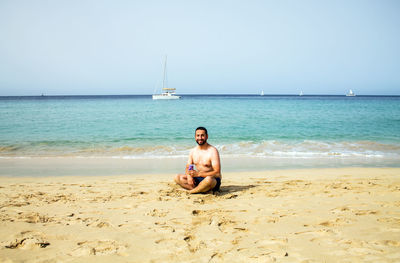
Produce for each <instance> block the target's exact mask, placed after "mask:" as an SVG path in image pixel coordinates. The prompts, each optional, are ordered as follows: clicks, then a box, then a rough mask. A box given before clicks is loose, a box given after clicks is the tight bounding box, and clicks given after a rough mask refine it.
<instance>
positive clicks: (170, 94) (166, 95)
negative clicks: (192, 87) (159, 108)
mask: <svg viewBox="0 0 400 263" xmlns="http://www.w3.org/2000/svg"><path fill="white" fill-rule="evenodd" d="M175 90H176V89H175V88H168V87H167V56H165V61H164V77H163V85H162V92H161V94H153V100H178V99H180V98H181V96H178V95H175Z"/></svg>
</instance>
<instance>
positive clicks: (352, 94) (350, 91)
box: [346, 90, 356, 97]
mask: <svg viewBox="0 0 400 263" xmlns="http://www.w3.org/2000/svg"><path fill="white" fill-rule="evenodd" d="M346 96H347V97H354V96H356V94H354V92H353V91H352V90H349V93H347V94H346Z"/></svg>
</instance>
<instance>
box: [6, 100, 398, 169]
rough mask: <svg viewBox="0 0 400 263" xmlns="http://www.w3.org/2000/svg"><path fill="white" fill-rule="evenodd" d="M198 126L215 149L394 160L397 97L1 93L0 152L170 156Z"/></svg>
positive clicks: (183, 150)
mask: <svg viewBox="0 0 400 263" xmlns="http://www.w3.org/2000/svg"><path fill="white" fill-rule="evenodd" d="M198 126H205V127H206V128H207V129H208V131H209V142H210V143H211V144H213V145H215V146H216V147H217V148H218V149H219V150H220V153H221V155H222V156H228V157H229V156H232V157H238V156H239V157H240V156H245V157H250V158H292V159H293V158H295V159H296V158H321V157H324V158H370V159H371V160H372V159H373V160H375V161H376V160H389V159H390V160H391V161H390V165H398V163H400V162H399V160H400V97H373V96H365V97H361V96H357V97H345V96H302V97H299V96H263V97H261V96H237V95H236V96H233V95H232V96H222V95H218V96H189V95H187V96H183V97H182V99H181V100H178V101H153V100H151V97H150V96H87V97H74V96H71V97H1V98H0V135H1V136H0V157H3V158H15V157H32V156H40V157H41V156H76V157H81V156H88V157H92V156H102V157H112V158H145V157H152V158H154V157H156V158H171V157H182V156H186V155H187V154H188V151H189V149H190V148H192V147H193V146H194V145H195V144H194V139H193V135H194V129H195V128H196V127H198Z"/></svg>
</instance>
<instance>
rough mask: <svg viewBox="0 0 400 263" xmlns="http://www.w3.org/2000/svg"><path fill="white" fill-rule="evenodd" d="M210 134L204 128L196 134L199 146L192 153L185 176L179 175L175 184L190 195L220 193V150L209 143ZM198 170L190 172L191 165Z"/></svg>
mask: <svg viewBox="0 0 400 263" xmlns="http://www.w3.org/2000/svg"><path fill="white" fill-rule="evenodd" d="M207 139H208V134H207V130H206V128H204V127H198V128H197V129H196V132H195V140H196V142H197V144H198V145H197V146H196V147H195V148H193V149H192V150H191V151H190V154H189V159H188V162H187V164H186V172H185V174H177V175H176V176H175V182H176V183H177V184H179V185H180V186H182V187H183V188H185V189H187V190H188V192H189V193H190V194H197V193H205V192H208V191H210V190H211V189H212V190H213V191H218V190H219V187H220V186H221V164H220V159H219V153H218V150H217V149H216V148H215V147H214V146H212V145H210V144H208V143H207ZM193 164H194V165H196V168H197V171H196V170H194V169H193V170H189V165H193Z"/></svg>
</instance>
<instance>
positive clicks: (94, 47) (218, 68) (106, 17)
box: [0, 0, 400, 96]
mask: <svg viewBox="0 0 400 263" xmlns="http://www.w3.org/2000/svg"><path fill="white" fill-rule="evenodd" d="M399 14H400V1H395V0H381V1H374V0H348V1H344V0H337V1H333V0H331V1H315V0H308V1H294V0H293V1H287V0H286V1H267V0H265V1H261V0H260V1H257V0H253V1H252V0H250V1H190V0H189V1H174V0H172V1H157V0H150V1H127V0H126V1H125V0H119V1H110V0H109V1H108V0H107V1H106V0H103V1H102V0H99V1H98V0H92V1H88V0H83V1H77V0H73V1H43V0H38V1H27V0H26V1H23V0H14V1H13V0H0V38H1V40H0V96H12V95H17V96H19V95H41V94H46V95H112V94H127V95H128V94H152V93H153V92H154V90H155V88H159V87H160V85H161V81H162V64H163V58H164V56H165V55H166V54H167V55H168V85H169V87H174V88H176V89H177V93H178V94H259V93H260V92H261V90H264V93H265V94H298V93H299V92H300V91H303V93H304V94H339V95H340V94H345V93H346V92H348V90H349V89H352V90H354V91H355V92H356V94H359V95H373V94H376V95H400V51H399V49H400V15H399Z"/></svg>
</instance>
